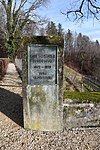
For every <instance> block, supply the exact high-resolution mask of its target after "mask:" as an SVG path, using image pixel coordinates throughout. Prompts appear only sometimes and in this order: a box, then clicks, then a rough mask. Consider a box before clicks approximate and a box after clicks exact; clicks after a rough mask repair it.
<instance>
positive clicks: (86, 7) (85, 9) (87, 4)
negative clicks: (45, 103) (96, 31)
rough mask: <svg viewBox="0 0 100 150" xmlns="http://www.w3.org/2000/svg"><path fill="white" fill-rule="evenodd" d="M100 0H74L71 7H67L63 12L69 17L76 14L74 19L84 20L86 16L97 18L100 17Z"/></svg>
mask: <svg viewBox="0 0 100 150" xmlns="http://www.w3.org/2000/svg"><path fill="white" fill-rule="evenodd" d="M98 2H99V0H77V1H75V0H73V3H72V4H71V8H70V9H67V10H66V11H65V12H62V14H64V15H67V18H70V15H74V21H79V20H80V19H81V21H83V19H85V18H87V19H88V18H89V17H92V18H95V19H97V20H99V19H100V16H99V15H100V6H98Z"/></svg>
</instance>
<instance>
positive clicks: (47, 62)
mask: <svg viewBox="0 0 100 150" xmlns="http://www.w3.org/2000/svg"><path fill="white" fill-rule="evenodd" d="M37 43H38V41H37ZM55 44H56V43H55ZM61 52H62V53H61ZM22 78H23V112H24V127H25V128H29V129H33V130H40V131H59V130H62V128H63V105H62V103H63V96H62V95H63V48H60V47H59V45H54V44H53V45H52V44H51V43H49V42H48V44H30V45H29V46H28V51H25V52H24V53H23V69H22Z"/></svg>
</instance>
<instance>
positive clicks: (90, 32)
mask: <svg viewBox="0 0 100 150" xmlns="http://www.w3.org/2000/svg"><path fill="white" fill-rule="evenodd" d="M73 1H74V2H75V1H76V0H49V2H48V4H47V5H46V7H43V8H39V13H40V14H41V15H42V16H44V17H46V18H48V19H49V20H51V21H53V22H55V24H56V25H58V23H61V24H62V27H63V28H64V30H65V31H67V30H68V29H70V30H71V31H72V32H73V33H74V32H76V33H77V34H78V33H80V32H81V33H82V34H83V35H87V36H89V38H90V39H91V40H92V41H95V40H99V41H100V21H97V20H96V19H95V20H93V18H89V19H88V20H85V21H84V22H83V23H81V22H79V23H78V22H73V21H69V19H67V17H66V16H65V15H63V14H62V13H61V12H65V10H66V8H67V9H68V8H69V7H71V2H73ZM79 1H80V0H79ZM97 1H98V6H100V1H99V0H97ZM70 19H72V16H71V18H70Z"/></svg>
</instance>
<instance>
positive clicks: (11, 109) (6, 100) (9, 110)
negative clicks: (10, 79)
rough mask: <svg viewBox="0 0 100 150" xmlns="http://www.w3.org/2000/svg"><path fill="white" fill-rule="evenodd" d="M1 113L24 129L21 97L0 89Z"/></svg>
mask: <svg viewBox="0 0 100 150" xmlns="http://www.w3.org/2000/svg"><path fill="white" fill-rule="evenodd" d="M0 111H1V112H2V113H4V114H5V115H6V116H7V117H9V118H10V119H12V120H13V121H14V122H15V123H17V124H18V125H20V126H22V127H23V101H22V97H21V96H20V95H18V94H15V93H13V92H10V91H8V90H5V89H3V88H0Z"/></svg>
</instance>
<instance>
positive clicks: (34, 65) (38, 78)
mask: <svg viewBox="0 0 100 150" xmlns="http://www.w3.org/2000/svg"><path fill="white" fill-rule="evenodd" d="M28 84H29V85H54V84H57V46H51V45H31V46H30V47H29V49H28Z"/></svg>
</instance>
